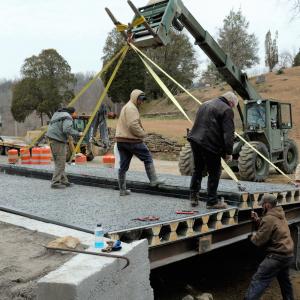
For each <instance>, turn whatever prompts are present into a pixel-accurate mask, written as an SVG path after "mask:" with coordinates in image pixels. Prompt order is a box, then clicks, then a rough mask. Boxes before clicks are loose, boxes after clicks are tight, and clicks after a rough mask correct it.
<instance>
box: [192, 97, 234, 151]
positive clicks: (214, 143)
mask: <svg viewBox="0 0 300 300" xmlns="http://www.w3.org/2000/svg"><path fill="white" fill-rule="evenodd" d="M233 118H234V113H233V110H232V108H231V107H230V105H229V103H228V101H227V100H226V99H225V98H223V97H220V98H216V99H212V100H209V101H206V102H204V103H203V104H202V105H201V106H200V108H199V110H198V112H197V115H196V119H195V123H194V126H193V128H192V130H191V131H190V133H189V136H188V140H189V141H194V142H196V143H197V144H199V145H200V146H201V147H203V148H204V149H206V150H208V151H210V152H213V153H215V154H220V155H222V156H224V155H226V154H228V155H230V154H232V150H233V149H232V148H233V139H234V122H233Z"/></svg>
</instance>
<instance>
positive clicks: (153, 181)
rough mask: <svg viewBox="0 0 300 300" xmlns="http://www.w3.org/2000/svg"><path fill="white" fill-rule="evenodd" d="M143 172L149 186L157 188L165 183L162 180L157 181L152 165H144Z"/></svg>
mask: <svg viewBox="0 0 300 300" xmlns="http://www.w3.org/2000/svg"><path fill="white" fill-rule="evenodd" d="M145 170H146V173H147V176H148V178H149V180H150V186H159V185H160V184H164V183H165V181H164V180H158V178H157V175H156V172H155V168H154V164H153V163H152V164H148V165H145Z"/></svg>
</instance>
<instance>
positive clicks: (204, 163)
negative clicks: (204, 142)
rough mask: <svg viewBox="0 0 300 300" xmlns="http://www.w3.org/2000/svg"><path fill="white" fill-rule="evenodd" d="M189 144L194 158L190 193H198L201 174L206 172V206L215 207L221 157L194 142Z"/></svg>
mask: <svg viewBox="0 0 300 300" xmlns="http://www.w3.org/2000/svg"><path fill="white" fill-rule="evenodd" d="M190 144H191V148H192V152H193V156H194V172H193V175H192V178H191V183H190V192H191V193H198V192H199V190H200V189H201V182H202V176H203V172H204V171H205V170H207V172H208V180H207V205H215V204H217V203H218V199H217V189H218V185H219V181H220V176H221V156H220V155H218V154H215V153H212V152H210V151H208V150H206V149H204V148H203V147H201V146H200V145H199V144H198V143H196V142H194V141H190Z"/></svg>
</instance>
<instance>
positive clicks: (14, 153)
mask: <svg viewBox="0 0 300 300" xmlns="http://www.w3.org/2000/svg"><path fill="white" fill-rule="evenodd" d="M7 154H8V163H10V164H16V163H17V162H18V159H19V156H18V150H17V149H9V150H8V151H7Z"/></svg>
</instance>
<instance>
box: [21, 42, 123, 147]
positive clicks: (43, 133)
mask: <svg viewBox="0 0 300 300" xmlns="http://www.w3.org/2000/svg"><path fill="white" fill-rule="evenodd" d="M125 48H126V45H125V46H124V47H123V48H122V49H121V50H120V51H119V52H118V53H117V54H116V55H115V56H114V57H113V58H112V59H111V60H109V61H108V62H107V63H106V64H105V66H104V67H103V68H102V70H101V71H100V72H98V73H97V74H96V75H95V76H94V77H93V78H92V79H91V80H90V81H89V82H88V83H87V84H86V85H85V86H84V87H83V88H82V89H81V91H80V92H79V93H78V94H77V95H76V96H75V97H74V98H73V99H72V100H71V101H70V102H69V104H68V105H67V107H70V106H73V105H74V104H75V103H76V102H77V101H78V99H79V98H80V97H81V96H82V95H83V94H84V93H85V92H86V91H87V89H88V88H89V87H90V86H91V85H92V84H93V83H94V82H95V80H96V79H97V78H100V76H101V75H102V74H103V73H104V72H106V71H107V69H108V68H109V67H110V66H111V65H112V63H113V62H114V61H115V60H116V59H117V58H118V57H119V56H120V55H121V54H122V53H123V51H124V49H125ZM47 129H48V127H46V128H45V129H44V130H42V132H41V133H40V134H39V135H38V136H37V137H36V138H35V139H34V140H33V141H32V142H31V143H30V144H29V145H27V146H26V147H25V148H26V149H30V148H32V147H33V146H34V145H36V144H37V143H38V142H39V140H40V139H41V138H42V137H43V136H44V135H45V134H46V132H47Z"/></svg>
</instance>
